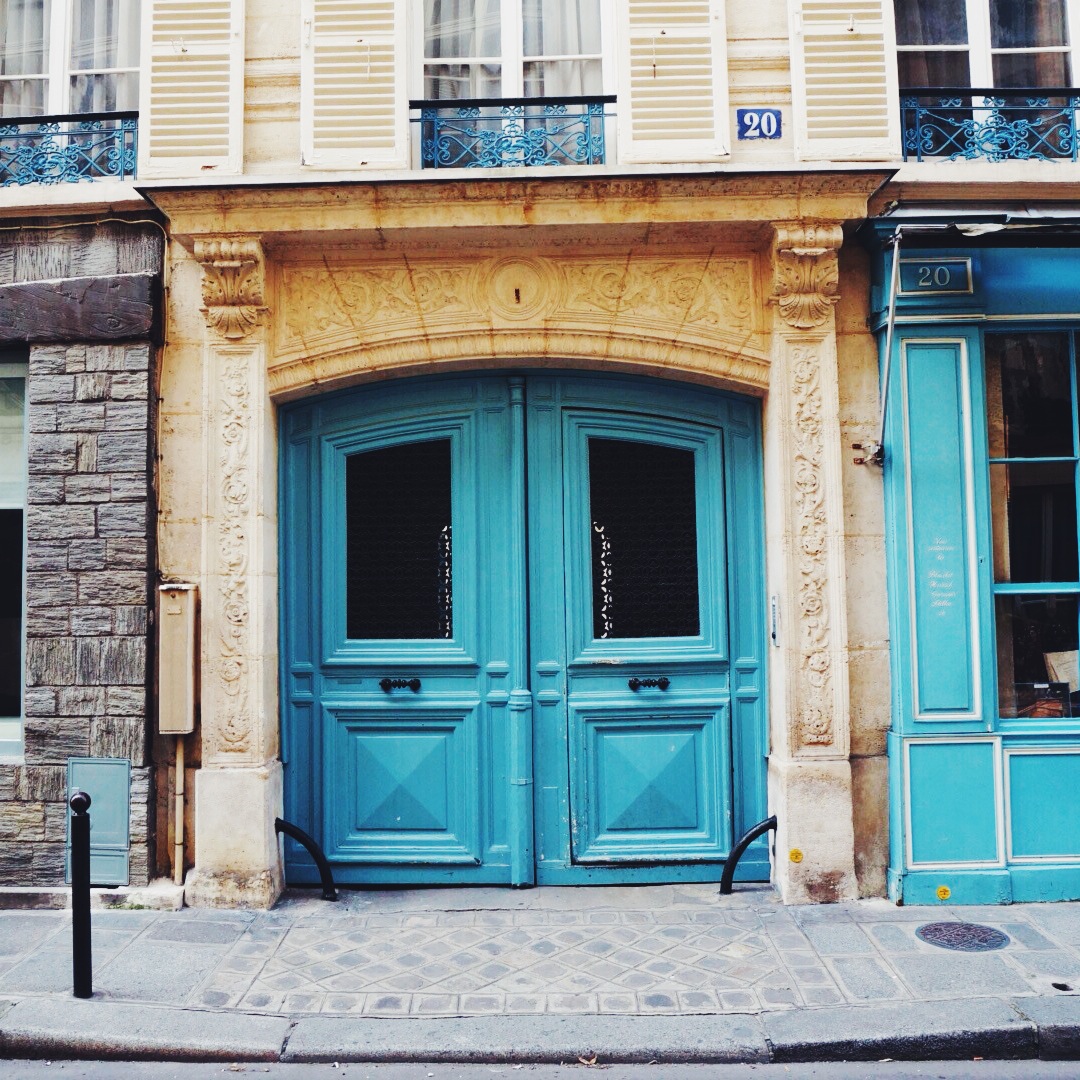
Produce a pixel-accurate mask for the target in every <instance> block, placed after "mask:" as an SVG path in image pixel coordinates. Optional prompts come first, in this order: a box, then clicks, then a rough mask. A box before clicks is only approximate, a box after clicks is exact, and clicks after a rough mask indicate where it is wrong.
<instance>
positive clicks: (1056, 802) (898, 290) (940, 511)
mask: <svg viewBox="0 0 1080 1080" xmlns="http://www.w3.org/2000/svg"><path fill="white" fill-rule="evenodd" d="M895 227H896V222H895V221H878V222H875V223H873V229H872V232H873V234H874V237H875V241H876V259H875V273H874V276H875V286H874V293H873V297H872V310H873V311H874V319H875V323H874V328H875V330H876V331H877V333H878V335H879V342H880V349H881V370H882V381H883V390H884V394H885V399H886V409H885V424H884V427H883V438H882V440H881V441H882V444H883V452H884V458H883V468H884V487H885V512H886V522H887V543H888V572H889V601H890V604H889V606H890V632H891V640H892V648H891V653H892V679H893V716H892V729H891V733H890V741H889V756H890V869H889V876H888V882H889V895H890V897H891V898H892V899H893V900H895V901H897V902H903V903H905V904H918V903H939V902H948V903H961V904H975V903H1009V902H1027V901H1041V900H1063V899H1076V898H1078V897H1080V674H1078V652H1080V643H1078V615H1080V612H1078V605H1080V568H1078V533H1080V530H1078V525H1077V521H1078V511H1080V497H1078V484H1080V470H1078V466H1080V425H1078V390H1077V375H1078V371H1077V351H1078V346H1080V291H1078V289H1077V284H1076V283H1077V282H1078V281H1080V250H1077V249H1076V248H1075V247H1073V246H1070V240H1069V237H1068V235H1067V234H1066V232H1065V231H1056V230H1050V229H1046V228H1045V227H1043V228H1031V229H1027V230H1025V229H1022V228H1018V229H1009V230H1000V226H998V227H997V228H998V230H1000V231H991V232H989V235H984V236H983V237H981V238H980V239H975V238H972V239H967V238H966V237H965V232H966V233H968V234H978V233H982V232H984V231H986V230H984V229H982V228H979V227H976V228H974V229H970V228H969V229H966V230H963V231H961V230H958V229H957V228H955V227H943V226H942V224H941V219H940V217H939V218H937V219H936V220H935V221H933V222H925V223H922V224H920V223H919V222H917V221H908V222H906V223H905V224H904V228H903V232H902V233H901V241H900V253H899V266H898V274H897V275H896V278H895V280H894V278H893V274H892V257H893V256H892V252H893V247H892V245H891V243H890V238H891V237H893V235H894V231H895ZM890 294H892V296H893V304H894V308H893V310H894V316H895V322H894V329H893V332H892V335H891V337H892V342H891V349H888V354H887V352H886V345H887V342H888V339H889V337H890V334H889V327H888V323H889V310H888V309H889V301H890Z"/></svg>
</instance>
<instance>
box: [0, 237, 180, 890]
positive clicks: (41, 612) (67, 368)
mask: <svg viewBox="0 0 1080 1080" xmlns="http://www.w3.org/2000/svg"><path fill="white" fill-rule="evenodd" d="M16 236H17V238H16V239H15V240H12V241H11V242H10V243H4V244H0V283H2V282H4V281H12V280H14V281H19V280H23V281H25V280H33V279H34V278H36V277H42V278H44V277H61V276H66V275H71V274H77V273H80V272H81V273H84V274H85V273H91V274H102V275H108V274H115V273H125V272H133V271H142V272H160V265H161V256H162V245H161V242H160V235H158V234H157V233H156V230H154V229H152V228H149V229H148V228H146V227H145V226H143V227H125V226H107V227H105V226H103V227H98V228H97V229H91V228H87V227H82V228H79V229H74V230H60V231H59V232H50V233H47V234H42V233H37V234H36V235H35V234H33V233H26V234H16ZM46 270H47V271H49V273H48V274H46V273H45V271H46ZM4 340H5V335H4V328H3V327H2V326H0V344H4ZM153 356H154V350H153V346H152V345H151V344H150V343H149V342H146V341H142V342H115V343H113V342H88V343H66V342H63V343H56V344H35V345H31V346H29V378H28V385H27V399H28V406H27V412H28V448H27V449H28V458H29V469H28V490H27V521H26V533H27V552H26V559H27V564H26V668H25V687H24V714H25V754H24V761H23V763H21V764H18V765H0V887H3V886H10V885H21V886H36V887H49V886H56V885H62V884H63V882H64V862H65V851H64V847H65V839H66V824H67V816H66V807H65V802H64V799H65V785H66V764H67V759H68V758H69V757H86V756H93V757H121V758H128V759H129V760H130V761H131V764H132V771H131V777H132V786H131V802H130V819H131V840H132V845H131V852H130V871H131V879H130V880H131V884H133V885H139V884H145V883H146V882H147V880H148V879H149V874H150V869H149V868H150V865H151V862H152V860H151V857H150V850H149V836H150V825H149V822H148V818H149V808H150V806H151V802H152V792H151V786H152V785H151V775H152V773H151V767H150V764H151V763H150V760H149V745H148V692H149V690H150V688H151V682H150V660H151V656H150V648H151V637H150V634H151V630H152V627H151V625H150V619H149V613H150V611H151V602H152V598H153V581H152V576H151V575H152V569H153V565H154V562H153V559H154V552H153V543H152V538H153V506H154V501H153V474H152V468H151V456H150V455H151V438H152V432H153V422H154V413H153V398H152V394H151V387H152V371H153Z"/></svg>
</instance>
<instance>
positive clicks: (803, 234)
mask: <svg viewBox="0 0 1080 1080" xmlns="http://www.w3.org/2000/svg"><path fill="white" fill-rule="evenodd" d="M775 231H776V249H775V251H774V262H773V296H772V299H773V301H774V302H775V303H776V304H777V306H778V307H779V309H780V315H781V317H782V318H783V319H784V321H785V322H786V323H788V324H789V325H791V326H793V327H795V328H796V329H799V330H811V329H814V328H815V327H819V326H822V325H824V323H825V322H826V320H827V319H828V318H829V315H830V313H831V311H832V306H833V304H835V303H836V301H837V300H839V299H840V298H839V296H837V293H836V290H837V288H838V287H839V284H840V271H839V267H838V266H837V260H836V253H837V251H838V250H839V248H840V245H841V243H842V242H843V239H844V237H843V232H842V230H841V228H840V226H839V225H777V226H775Z"/></svg>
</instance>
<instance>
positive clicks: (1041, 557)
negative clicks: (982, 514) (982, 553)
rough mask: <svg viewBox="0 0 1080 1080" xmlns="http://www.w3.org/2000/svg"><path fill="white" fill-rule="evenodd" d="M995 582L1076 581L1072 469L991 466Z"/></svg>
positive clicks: (1052, 465) (1044, 465) (1042, 465)
mask: <svg viewBox="0 0 1080 1080" xmlns="http://www.w3.org/2000/svg"><path fill="white" fill-rule="evenodd" d="M990 493H991V505H992V510H993V519H994V580H995V581H1075V580H1076V579H1077V577H1078V576H1080V575H1078V572H1077V555H1076V466H1075V465H1074V464H1073V463H1072V462H1071V461H1069V462H1065V461H1060V462H1058V461H1053V462H1044V463H1039V464H1031V465H1004V464H998V465H992V466H991V468H990Z"/></svg>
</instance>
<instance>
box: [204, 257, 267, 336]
mask: <svg viewBox="0 0 1080 1080" xmlns="http://www.w3.org/2000/svg"><path fill="white" fill-rule="evenodd" d="M195 258H196V259H197V260H198V262H199V263H200V264H201V265H202V269H203V282H202V294H203V303H204V304H205V305H206V306H205V307H204V308H202V313H203V314H204V315H205V316H206V322H207V325H208V326H209V327H210V328H211V329H212V330H216V331H217V332H218V333H219V334H221V336H222V337H224V338H226V339H227V340H229V341H238V340H240V339H241V338H245V337H247V335H248V334H250V333H251V332H252V331H253V330H254V329H255V328H256V327H257V326H258V325H259V324H260V323H261V322H262V318H263V315H264V314H265V312H266V307H265V305H264V304H263V299H264V295H265V287H266V269H265V263H264V261H263V252H262V245H261V244H260V243H259V242H258V241H257V240H234V239H230V238H228V237H224V238H219V239H213V240H196V241H195Z"/></svg>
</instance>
